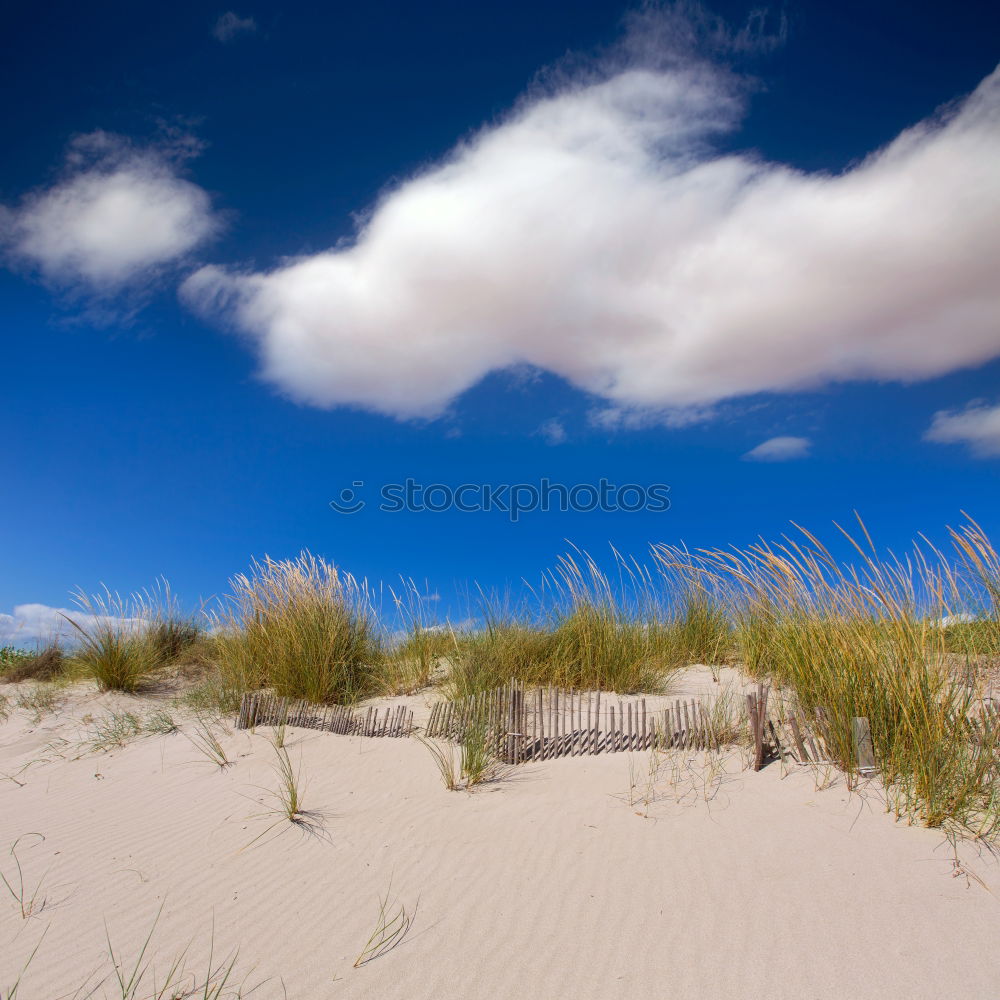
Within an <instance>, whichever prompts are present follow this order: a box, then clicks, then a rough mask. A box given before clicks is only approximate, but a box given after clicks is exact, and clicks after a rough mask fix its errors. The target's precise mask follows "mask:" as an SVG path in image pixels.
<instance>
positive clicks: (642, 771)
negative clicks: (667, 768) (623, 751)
mask: <svg viewBox="0 0 1000 1000" xmlns="http://www.w3.org/2000/svg"><path fill="white" fill-rule="evenodd" d="M635 758H636V755H635V754H631V753H630V754H629V755H628V804H629V808H630V809H634V808H635V806H636V805H637V804H638V803H640V802H641V803H642V808H643V811H642V812H641V813H639V814H638V815H641V816H643V817H644V818H645V819H648V818H649V807H650V806H651V805H652V804H653V803H654V802H655V801H656V779H657V777H658V776H659V773H660V764H661V760H660V755H659V753H658V751H657V750H656V748H655V747H654V748H653V749H652V750H650V751H649V753H648V754H647V756H646V765H645V767H639V766H638V765H637V762H636V759H635Z"/></svg>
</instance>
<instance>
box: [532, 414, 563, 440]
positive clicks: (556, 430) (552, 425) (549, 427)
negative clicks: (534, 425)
mask: <svg viewBox="0 0 1000 1000" xmlns="http://www.w3.org/2000/svg"><path fill="white" fill-rule="evenodd" d="M538 433H539V434H540V435H541V436H542V437H543V438H545V440H546V441H547V442H548V443H549V444H562V443H563V442H564V441H565V440H566V428H565V427H564V426H563V424H562V422H561V421H559V420H555V419H552V420H546V421H545V423H543V424H542V425H541V427H539V428H538Z"/></svg>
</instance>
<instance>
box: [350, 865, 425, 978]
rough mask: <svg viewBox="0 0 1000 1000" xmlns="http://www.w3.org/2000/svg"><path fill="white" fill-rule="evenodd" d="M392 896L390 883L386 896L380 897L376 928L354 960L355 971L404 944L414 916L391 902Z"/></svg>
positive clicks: (401, 906) (400, 904) (396, 903)
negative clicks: (403, 941)
mask: <svg viewBox="0 0 1000 1000" xmlns="http://www.w3.org/2000/svg"><path fill="white" fill-rule="evenodd" d="M391 894H392V883H391V882H390V883H389V888H388V889H387V890H386V893H385V895H384V896H381V897H379V903H378V916H377V917H376V919H375V927H374V928H373V930H372V932H371V934H370V935H369V937H368V940H367V941H366V942H365V946H364V947H363V948H362V949H361V951H360V953H359V954H358V957H357V958H356V959H355V960H354V968H355V969H359V968H361V966H362V965H367V964H368V963H369V962H373V961H374V960H375V959H376V958H380V957H381V956H382V955H385V954H386V953H387V952H389V951H392V949H393V948H395V947H396V946H397V945H399V944H400V943H401V942H402V940H403V938H405V937H406V935H407V934H408V933H409V930H410V927H411V926H412V925H413V916H412V915H411V914H409V913H407V911H406V907H405V906H403V904H402V903H400V902H398V901H393V902H390V899H391Z"/></svg>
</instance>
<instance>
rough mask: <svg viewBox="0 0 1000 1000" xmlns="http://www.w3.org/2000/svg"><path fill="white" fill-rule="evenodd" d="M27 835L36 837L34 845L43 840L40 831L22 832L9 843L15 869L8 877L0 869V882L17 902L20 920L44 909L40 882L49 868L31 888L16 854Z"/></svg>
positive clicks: (43, 897) (44, 898)
mask: <svg viewBox="0 0 1000 1000" xmlns="http://www.w3.org/2000/svg"><path fill="white" fill-rule="evenodd" d="M29 837H36V838H38V839H37V841H36V846H37V844H40V843H42V842H44V840H45V838H44V837H43V836H42V835H41V834H40V833H24V834H22V835H21V836H20V837H18V838H17V840H15V841H14V843H13V844H11V847H10V856H11V857H12V858H13V859H14V869H15V871H14V872H13V873H12V874H11V877H10V878H8V877H7V876H6V875H5V874H4V873H3V872H2V871H0V882H3V884H4V888H6V890H7V892H8V893H9V894H10V896H11V898H12V899H13V900H14V902H15V903H16V904H17V908H18V910H19V911H20V914H21V919H22V920H27V919H28V917H31V916H35V915H37V914H38V913H40V912H41V911H42V910H43V909H44V907H45V902H46V897H45V896H44V895H43V894H42V884H43V883H44V882H45V877H46V876H47V875H48V873H49V871H50V870H51V869H47V870H46V871H45V873H44V874H43V875H42V877H41V878H40V879H38V881H37V882H35V883H34V887H33V888H32V886H31V885H30V884H29V883H28V882H26V881H25V877H24V869H23V868H22V867H21V859H20V858H19V857H18V856H17V848H18V845H19V844H20V843H21V841H22V840H25V839H27V838H29Z"/></svg>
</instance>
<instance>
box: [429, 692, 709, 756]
mask: <svg viewBox="0 0 1000 1000" xmlns="http://www.w3.org/2000/svg"><path fill="white" fill-rule="evenodd" d="M477 729H478V730H480V731H481V734H482V737H483V739H484V740H486V741H488V742H489V743H490V744H492V745H493V746H495V747H496V748H497V750H498V753H499V756H501V757H502V758H503V759H504V760H505V761H506V762H507V763H508V764H520V763H522V762H524V761H529V760H546V759H549V758H552V757H575V756H578V755H581V754H598V753H616V752H619V751H622V750H648V749H651V748H652V747H662V748H667V747H683V748H690V749H707V748H708V747H710V746H713V745H715V742H716V741H715V737H714V734H713V733H712V727H711V723H710V719H709V716H708V715H707V714H706V712H705V711H704V709H703V708H702V705H701V703H700V702H699V701H696V700H693V699H692V700H681V699H675V700H674V701H673V703H672V704H670V705H668V706H667V707H666V708H660V709H657V710H655V711H651V710H649V709H648V708H647V706H646V699H645V698H634V699H630V700H626V701H623V700H622V699H620V698H614V699H612V698H609V697H608V696H607V695H602V694H601V693H600V692H592V691H587V692H581V691H571V690H566V689H564V688H555V687H547V688H535V689H532V690H525V688H524V686H523V685H522V684H520V683H519V682H512V683H510V684H507V685H505V686H503V687H499V688H496V689H494V690H493V691H487V692H482V693H480V694H478V695H474V696H472V697H469V698H464V699H461V700H458V701H449V702H439V703H438V704H436V705H435V706H434V707H433V708H432V709H431V715H430V719H429V720H428V722H427V726H426V728H425V732H426V735H427V736H428V737H430V738H437V739H444V740H453V741H455V742H458V743H462V742H464V741H466V740H467V739H468V738H469V735H470V733H473V732H475V731H476V730H477Z"/></svg>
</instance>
